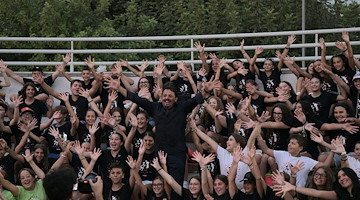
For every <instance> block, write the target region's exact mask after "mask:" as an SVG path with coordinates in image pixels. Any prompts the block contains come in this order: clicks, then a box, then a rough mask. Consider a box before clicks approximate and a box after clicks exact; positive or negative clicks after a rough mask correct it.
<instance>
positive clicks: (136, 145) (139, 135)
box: [128, 124, 152, 159]
mask: <svg viewBox="0 0 360 200" xmlns="http://www.w3.org/2000/svg"><path fill="white" fill-rule="evenodd" d="M130 129H131V128H129V131H130ZM129 131H128V132H129ZM147 131H151V132H152V126H150V125H149V124H148V125H147V128H146V130H145V131H144V132H141V133H140V132H139V130H138V129H136V131H135V135H134V138H133V140H132V144H133V156H134V158H135V159H136V158H137V157H138V155H139V148H140V145H141V143H142V139H143V138H144V133H145V132H147Z"/></svg>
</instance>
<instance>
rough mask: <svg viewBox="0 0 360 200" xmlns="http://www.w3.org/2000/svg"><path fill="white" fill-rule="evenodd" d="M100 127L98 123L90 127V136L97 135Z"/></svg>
mask: <svg viewBox="0 0 360 200" xmlns="http://www.w3.org/2000/svg"><path fill="white" fill-rule="evenodd" d="M99 128H100V127H99V126H98V125H97V123H94V124H93V125H91V126H89V133H90V135H95V133H96V131H97V130H99Z"/></svg>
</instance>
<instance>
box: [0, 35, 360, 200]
mask: <svg viewBox="0 0 360 200" xmlns="http://www.w3.org/2000/svg"><path fill="white" fill-rule="evenodd" d="M341 38H342V40H343V41H336V42H335V46H336V47H337V48H338V49H339V52H340V53H339V54H336V55H334V56H332V58H331V60H330V62H329V63H328V61H327V60H326V46H325V41H324V39H323V38H321V39H320V40H319V45H320V47H321V59H319V60H315V61H313V62H311V63H309V65H308V66H307V68H306V70H303V69H302V68H300V67H299V66H298V65H297V64H296V62H295V58H294V57H290V55H288V54H289V51H290V48H291V45H292V44H293V43H294V42H295V41H296V37H295V36H294V35H291V36H288V38H287V43H286V45H285V47H284V49H283V51H276V55H275V56H276V57H277V58H278V60H279V61H278V63H275V62H274V60H273V59H271V58H267V59H265V61H264V62H263V64H262V69H260V67H258V66H257V65H258V63H257V62H256V60H257V57H258V56H259V55H260V54H261V53H262V52H263V51H264V49H263V48H262V47H258V48H256V50H255V52H254V53H253V57H250V56H249V55H248V54H247V52H246V51H245V50H244V40H243V41H242V42H241V43H240V51H241V53H242V55H243V57H244V59H246V61H247V62H246V63H245V62H244V61H243V60H241V59H238V60H234V61H233V62H232V63H231V64H228V62H227V60H226V59H225V58H223V59H219V58H217V56H216V54H214V53H209V54H208V53H207V52H205V44H201V43H199V42H197V43H195V48H196V50H197V51H198V53H199V59H200V60H201V61H202V66H201V68H200V69H199V71H198V72H196V73H195V72H193V71H192V68H191V66H190V65H188V64H186V63H184V62H179V63H178V64H177V71H176V72H175V73H170V72H169V70H168V69H167V67H166V57H165V56H163V55H160V56H158V57H157V61H158V64H157V65H156V66H154V68H153V71H152V73H148V74H151V75H146V74H145V71H146V69H147V68H148V66H149V65H148V63H147V62H146V61H144V62H143V63H142V64H141V65H136V66H135V67H134V66H131V65H129V63H128V62H127V61H126V60H121V61H118V62H116V63H114V64H113V65H111V66H109V67H108V69H106V67H104V66H100V67H98V68H96V67H95V60H94V59H93V58H91V57H88V58H86V59H85V63H86V65H87V66H86V67H84V68H83V69H82V72H81V80H80V79H75V78H74V77H71V76H69V74H67V73H66V71H65V70H64V68H65V66H66V65H67V63H68V62H69V61H70V54H67V55H65V56H63V62H62V64H60V65H57V66H56V71H55V72H54V73H52V74H51V75H50V76H47V77H44V74H43V71H42V68H40V67H34V68H33V69H32V79H27V78H23V77H21V76H19V75H18V74H17V73H15V72H14V71H12V70H11V69H10V68H8V67H7V66H6V64H5V62H4V61H2V60H0V72H1V74H2V76H3V80H4V81H3V82H0V86H2V87H8V86H10V81H9V77H10V78H12V79H14V80H15V81H17V82H19V83H21V84H23V87H22V89H21V90H20V91H19V92H18V93H16V94H5V93H4V92H2V93H0V98H1V99H2V100H1V101H0V172H1V173H0V191H1V192H0V199H3V200H6V199H9V200H10V199H18V200H29V199H32V200H35V199H36V200H45V199H50V200H68V199H96V200H102V199H109V200H119V199H122V200H123V199H129V200H130V199H132V200H137V199H141V200H152V199H161V200H164V199H186V200H203V199H207V200H212V199H214V200H228V199H241V200H243V199H244V200H247V199H249V200H253V199H254V200H260V199H286V200H290V199H300V200H302V199H345V200H350V199H360V185H359V178H360V135H359V124H360V98H359V95H358V94H359V91H360V72H358V73H357V72H356V71H357V70H358V69H360V61H359V60H358V59H357V58H355V57H354V55H353V50H352V47H351V45H350V39H349V34H348V33H347V32H343V33H342V34H341ZM209 61H210V62H209ZM284 65H285V66H286V67H287V68H288V69H289V70H290V71H291V72H292V73H293V74H294V75H295V76H296V77H297V82H296V87H295V88H293V87H292V85H291V84H290V83H289V82H288V81H286V80H282V78H281V74H282V68H283V66H284ZM124 69H126V70H128V71H131V72H132V73H133V74H134V75H135V76H137V77H139V81H138V82H137V83H134V79H132V78H130V77H127V76H126V75H125V74H123V71H124ZM60 75H62V76H64V77H66V79H67V80H68V81H69V85H70V92H64V91H56V90H55V89H54V88H53V87H52V85H53V84H54V82H55V80H56V78H57V77H58V76H60ZM258 82H261V83H262V85H263V90H259V85H258ZM5 95H8V98H9V99H10V101H8V102H7V101H5ZM54 98H56V99H59V100H60V102H61V103H60V105H57V106H55V105H54ZM187 141H188V142H190V143H193V144H194V148H195V149H193V148H190V147H189V146H187V144H186V142H187ZM188 163H197V164H198V172H199V173H198V175H195V176H192V177H189V175H188V172H187V171H188V170H187V167H188ZM188 177H189V179H188V180H187V178H188ZM86 187H87V189H86ZM84 188H85V189H84ZM89 189H90V191H89ZM91 190H92V191H91Z"/></svg>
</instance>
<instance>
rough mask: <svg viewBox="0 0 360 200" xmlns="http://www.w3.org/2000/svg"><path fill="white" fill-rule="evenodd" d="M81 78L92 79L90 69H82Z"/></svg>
mask: <svg viewBox="0 0 360 200" xmlns="http://www.w3.org/2000/svg"><path fill="white" fill-rule="evenodd" d="M81 78H82V79H83V80H84V81H88V80H90V70H82V72H81Z"/></svg>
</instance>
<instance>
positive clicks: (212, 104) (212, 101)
mask: <svg viewBox="0 0 360 200" xmlns="http://www.w3.org/2000/svg"><path fill="white" fill-rule="evenodd" d="M208 104H209V106H210V107H211V108H213V109H215V110H217V106H218V103H217V101H216V99H215V98H209V100H208Z"/></svg>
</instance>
